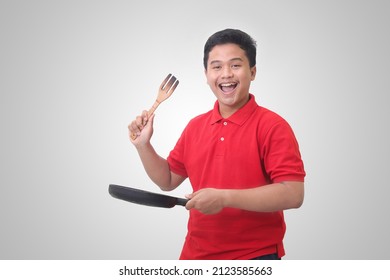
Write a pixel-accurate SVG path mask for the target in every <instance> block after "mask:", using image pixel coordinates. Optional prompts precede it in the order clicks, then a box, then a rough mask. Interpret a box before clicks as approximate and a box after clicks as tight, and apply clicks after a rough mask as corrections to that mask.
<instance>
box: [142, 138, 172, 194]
mask: <svg viewBox="0 0 390 280" xmlns="http://www.w3.org/2000/svg"><path fill="white" fill-rule="evenodd" d="M137 152H138V154H139V156H140V158H141V161H142V164H143V166H144V168H145V171H146V173H147V174H148V176H149V177H150V179H151V180H152V181H153V182H154V183H155V184H156V185H158V186H159V187H160V188H161V189H162V190H167V191H168V190H171V189H172V188H173V187H172V185H171V171H170V169H169V165H168V162H167V160H166V159H164V158H162V157H160V156H159V155H158V154H157V153H156V151H155V150H154V148H153V146H152V145H151V144H150V143H148V144H145V145H142V146H138V147H137Z"/></svg>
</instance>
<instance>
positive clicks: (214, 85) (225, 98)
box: [205, 43, 256, 118]
mask: <svg viewBox="0 0 390 280" xmlns="http://www.w3.org/2000/svg"><path fill="white" fill-rule="evenodd" d="M205 74H206V78H207V83H208V85H209V86H210V88H211V90H212V91H213V93H214V95H215V96H216V97H217V99H218V101H219V112H220V114H221V116H222V117H224V118H228V117H230V116H231V115H232V114H234V113H235V112H236V111H237V110H238V109H240V108H241V107H242V106H244V105H245V104H246V103H247V102H248V100H249V87H250V84H251V81H253V80H254V79H255V77H256V66H253V67H250V65H249V60H248V58H247V56H246V54H245V51H244V50H243V49H241V48H240V47H239V46H238V45H236V44H231V43H228V44H223V45H216V46H215V47H213V48H212V50H211V51H210V53H209V58H208V61H207V68H206V70H205Z"/></svg>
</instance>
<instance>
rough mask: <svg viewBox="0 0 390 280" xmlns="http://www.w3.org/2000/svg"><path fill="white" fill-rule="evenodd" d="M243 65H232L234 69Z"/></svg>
mask: <svg viewBox="0 0 390 280" xmlns="http://www.w3.org/2000/svg"><path fill="white" fill-rule="evenodd" d="M240 67H241V64H233V65H232V68H233V69H237V68H240Z"/></svg>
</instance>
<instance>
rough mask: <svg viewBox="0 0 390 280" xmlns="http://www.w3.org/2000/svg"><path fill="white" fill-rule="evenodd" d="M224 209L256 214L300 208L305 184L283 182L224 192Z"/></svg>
mask: <svg viewBox="0 0 390 280" xmlns="http://www.w3.org/2000/svg"><path fill="white" fill-rule="evenodd" d="M222 196H223V205H224V207H233V208H239V209H243V210H248V211H256V212H273V211H280V210H286V209H291V208H299V207H300V206H301V205H302V203H303V198H304V184H303V183H302V182H283V183H276V184H270V185H266V186H262V187H257V188H252V189H245V190H223V194H222Z"/></svg>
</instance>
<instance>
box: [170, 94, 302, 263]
mask: <svg viewBox="0 0 390 280" xmlns="http://www.w3.org/2000/svg"><path fill="white" fill-rule="evenodd" d="M168 163H169V166H170V168H171V170H172V172H174V173H176V174H179V175H181V176H184V177H188V178H189V180H190V182H191V185H192V187H193V190H194V191H197V190H199V189H202V188H219V189H228V188H231V189H247V188H255V187H259V186H263V185H267V184H270V183H277V182H282V181H302V182H303V180H304V177H305V171H304V167H303V162H302V160H301V155H300V152H299V147H298V143H297V141H296V138H295V136H294V133H293V131H292V129H291V127H290V126H289V124H288V123H287V122H286V121H285V120H284V119H283V118H282V117H280V116H279V115H277V114H275V113H274V112H272V111H270V110H268V109H266V108H263V107H261V106H258V105H257V103H256V101H255V97H254V96H253V95H250V100H249V102H248V103H247V104H246V105H245V106H243V107H242V108H241V109H240V110H238V111H237V112H236V113H234V114H233V115H232V116H230V117H229V118H227V119H224V118H222V116H221V115H220V114H219V110H218V101H216V103H215V105H214V109H213V110H211V111H209V112H207V113H205V114H203V115H200V116H198V117H196V118H194V119H192V120H191V121H190V122H189V124H188V125H187V127H186V128H185V129H184V131H183V133H182V135H181V137H180V138H179V140H178V142H177V144H176V146H175V148H174V149H173V150H172V151H171V153H170V154H169V156H168ZM285 229H286V226H285V222H284V217H283V212H282V211H279V212H272V213H259V212H251V211H245V210H240V209H234V208H224V209H223V210H222V211H221V212H220V213H218V214H215V215H204V214H202V213H200V212H199V211H197V210H195V209H193V210H191V211H190V218H189V221H188V233H187V236H186V240H185V243H184V246H183V250H182V253H181V256H180V259H251V258H254V257H257V256H261V255H264V254H270V253H278V255H279V256H280V257H282V256H283V255H284V247H283V237H284V233H285Z"/></svg>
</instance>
